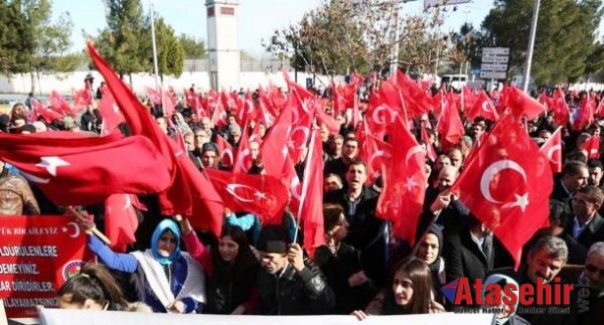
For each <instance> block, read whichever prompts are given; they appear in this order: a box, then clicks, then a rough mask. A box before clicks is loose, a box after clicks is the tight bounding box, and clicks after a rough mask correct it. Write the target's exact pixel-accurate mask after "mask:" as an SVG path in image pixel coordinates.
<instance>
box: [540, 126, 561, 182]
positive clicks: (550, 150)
mask: <svg viewBox="0 0 604 325" xmlns="http://www.w3.org/2000/svg"><path fill="white" fill-rule="evenodd" d="M561 131H562V127H561V126H560V127H558V129H556V131H555V132H554V134H552V136H551V137H550V138H549V139H548V140H547V141H546V142H545V143H544V144H543V145H542V146H541V149H539V150H540V151H541V153H542V154H544V155H545V156H546V157H547V159H548V160H549V164H550V166H551V168H552V171H553V172H554V173H560V172H562V134H561V133H562V132H561Z"/></svg>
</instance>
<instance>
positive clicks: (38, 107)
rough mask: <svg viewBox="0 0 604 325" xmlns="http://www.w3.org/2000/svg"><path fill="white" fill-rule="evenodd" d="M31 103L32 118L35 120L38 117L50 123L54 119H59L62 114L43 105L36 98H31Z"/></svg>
mask: <svg viewBox="0 0 604 325" xmlns="http://www.w3.org/2000/svg"><path fill="white" fill-rule="evenodd" d="M31 104H32V106H33V116H32V118H33V120H34V121H37V120H38V119H39V118H40V117H42V118H43V119H44V121H46V123H52V121H54V120H61V119H62V118H63V115H62V114H60V113H57V112H55V111H53V110H52V109H50V108H47V107H44V105H42V103H40V102H39V101H38V100H37V99H33V98H32V100H31Z"/></svg>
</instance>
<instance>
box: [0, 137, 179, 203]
mask: <svg viewBox="0 0 604 325" xmlns="http://www.w3.org/2000/svg"><path fill="white" fill-rule="evenodd" d="M70 133H72V132H52V133H44V134H43V135H44V136H45V137H46V138H43V137H41V136H31V135H15V134H8V133H0V157H2V160H4V161H5V162H8V163H10V164H12V165H14V166H15V167H17V168H18V169H19V170H20V171H21V172H22V174H23V175H24V176H25V177H27V178H28V179H29V180H30V181H32V182H34V183H36V186H38V187H39V188H40V189H41V190H42V191H44V193H45V194H46V196H48V198H50V199H51V200H52V201H53V202H55V203H56V204H59V205H86V204H94V203H99V202H102V201H103V200H105V198H107V197H108V196H109V195H111V194H115V193H133V194H139V193H141V194H142V193H156V192H159V191H162V190H165V189H166V188H167V187H168V185H169V184H170V174H169V173H168V170H167V169H166V168H165V165H164V164H163V162H162V157H161V155H160V154H159V153H158V152H157V149H156V148H155V147H154V146H153V144H152V143H151V142H150V141H149V140H148V139H147V138H145V137H142V136H132V137H128V138H123V139H119V138H118V137H117V136H108V137H77V136H71V135H66V136H65V137H63V136H62V135H63V134H70ZM149 175H153V177H149Z"/></svg>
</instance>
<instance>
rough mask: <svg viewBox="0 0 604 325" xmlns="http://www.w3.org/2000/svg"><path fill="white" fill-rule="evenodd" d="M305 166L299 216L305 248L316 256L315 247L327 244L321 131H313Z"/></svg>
mask: <svg viewBox="0 0 604 325" xmlns="http://www.w3.org/2000/svg"><path fill="white" fill-rule="evenodd" d="M309 149H310V150H309V152H308V157H307V159H306V166H305V168H304V179H303V182H302V189H301V190H302V193H301V196H300V206H299V208H298V218H299V219H300V220H302V226H303V229H304V249H306V252H307V253H308V255H309V256H313V257H314V256H315V249H316V248H317V247H319V246H322V245H325V232H324V231H323V230H324V228H323V144H322V143H321V138H320V133H319V132H318V131H315V132H313V134H312V135H311V139H310V148H309Z"/></svg>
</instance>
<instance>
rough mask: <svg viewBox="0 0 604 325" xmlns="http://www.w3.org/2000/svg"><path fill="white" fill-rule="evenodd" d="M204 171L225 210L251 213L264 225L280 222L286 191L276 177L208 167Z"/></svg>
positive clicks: (286, 198)
mask: <svg viewBox="0 0 604 325" xmlns="http://www.w3.org/2000/svg"><path fill="white" fill-rule="evenodd" d="M205 172H206V175H208V177H209V179H210V181H211V182H212V184H213V185H214V187H215V188H216V191H218V193H219V194H220V196H221V197H222V200H223V202H224V204H225V207H227V208H229V209H230V210H231V211H236V212H239V211H245V212H251V213H253V214H255V215H257V216H258V217H260V218H261V219H262V221H263V223H264V224H266V223H280V222H281V218H282V217H283V211H284V210H285V206H286V205H287V201H288V199H289V194H288V192H289V191H288V189H287V187H285V185H284V184H283V183H282V182H281V180H280V179H279V178H276V177H273V176H269V175H255V174H235V173H230V172H225V171H221V170H218V169H211V168H210V169H207V170H206V171H205Z"/></svg>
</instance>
